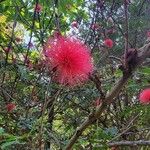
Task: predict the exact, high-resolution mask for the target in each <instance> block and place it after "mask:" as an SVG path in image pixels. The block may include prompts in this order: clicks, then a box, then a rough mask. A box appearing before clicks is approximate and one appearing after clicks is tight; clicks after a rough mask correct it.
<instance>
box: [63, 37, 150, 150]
mask: <svg viewBox="0 0 150 150" xmlns="http://www.w3.org/2000/svg"><path fill="white" fill-rule="evenodd" d="M146 43H147V44H145V45H144V46H143V47H141V48H140V49H138V50H137V56H136V57H137V58H136V62H135V64H134V65H133V67H132V70H129V71H128V72H125V73H124V74H123V76H122V77H121V78H120V79H119V80H118V82H117V83H116V84H115V85H114V87H113V88H112V89H111V90H110V92H109V93H108V95H106V97H105V98H104V99H103V100H102V104H101V105H100V106H99V107H97V109H96V110H95V111H94V112H91V113H90V114H89V116H88V117H87V119H86V120H85V121H84V122H83V123H82V124H81V125H80V126H79V127H78V128H77V129H76V131H75V133H74V134H73V136H72V137H71V138H70V140H69V142H68V144H67V145H66V148H65V150H70V149H71V148H72V147H73V145H74V144H75V142H76V141H77V140H78V138H79V136H81V135H82V133H83V131H84V130H85V129H86V128H87V127H88V126H90V125H91V124H93V123H94V122H95V121H96V119H98V118H99V117H100V116H101V114H102V113H103V112H104V110H105V109H106V108H107V107H108V106H109V105H110V104H111V103H112V102H113V101H114V99H115V98H116V97H117V96H118V94H119V93H120V91H121V89H122V88H123V87H124V85H125V84H126V83H127V81H128V79H129V78H130V77H131V75H132V73H133V71H135V69H136V68H137V67H138V66H140V65H141V64H142V63H143V62H144V61H145V60H146V59H147V58H150V39H148V41H147V42H146ZM133 59H134V58H133Z"/></svg>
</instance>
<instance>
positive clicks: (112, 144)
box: [108, 140, 150, 147]
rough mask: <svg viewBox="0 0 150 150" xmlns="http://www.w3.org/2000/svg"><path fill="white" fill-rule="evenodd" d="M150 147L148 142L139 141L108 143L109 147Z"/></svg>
mask: <svg viewBox="0 0 150 150" xmlns="http://www.w3.org/2000/svg"><path fill="white" fill-rule="evenodd" d="M137 145H141V146H150V141H144V140H139V141H119V142H111V143H108V146H109V147H112V146H137Z"/></svg>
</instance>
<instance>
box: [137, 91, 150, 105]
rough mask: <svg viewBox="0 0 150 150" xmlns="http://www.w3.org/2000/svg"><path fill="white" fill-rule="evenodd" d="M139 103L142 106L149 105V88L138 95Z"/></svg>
mask: <svg viewBox="0 0 150 150" xmlns="http://www.w3.org/2000/svg"><path fill="white" fill-rule="evenodd" d="M139 99H140V102H141V103H144V104H148V103H150V88H148V89H145V90H143V91H142V92H141V93H140V97H139Z"/></svg>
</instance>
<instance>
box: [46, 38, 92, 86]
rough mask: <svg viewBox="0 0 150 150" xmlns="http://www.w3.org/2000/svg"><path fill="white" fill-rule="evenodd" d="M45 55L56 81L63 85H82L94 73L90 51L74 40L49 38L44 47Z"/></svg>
mask: <svg viewBox="0 0 150 150" xmlns="http://www.w3.org/2000/svg"><path fill="white" fill-rule="evenodd" d="M44 55H45V56H46V59H47V60H48V63H49V64H50V65H49V66H50V68H51V69H52V70H55V74H56V77H55V79H56V80H57V81H58V82H59V83H60V84H63V85H71V86H74V85H76V84H79V83H82V82H83V81H85V80H87V79H88V77H89V74H90V73H92V71H93V63H92V58H91V55H90V52H89V49H88V48H87V47H86V46H85V45H84V44H83V43H81V42H80V41H79V40H77V39H74V38H70V37H64V36H59V38H49V40H48V41H47V43H46V45H45V47H44Z"/></svg>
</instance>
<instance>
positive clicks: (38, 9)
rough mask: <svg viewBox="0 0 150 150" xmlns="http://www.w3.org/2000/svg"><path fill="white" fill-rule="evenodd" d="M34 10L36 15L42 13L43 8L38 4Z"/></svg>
mask: <svg viewBox="0 0 150 150" xmlns="http://www.w3.org/2000/svg"><path fill="white" fill-rule="evenodd" d="M34 10H35V12H36V13H40V12H41V11H42V6H41V5H40V4H36V5H35V8H34Z"/></svg>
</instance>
